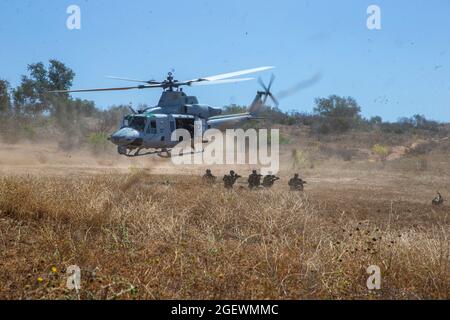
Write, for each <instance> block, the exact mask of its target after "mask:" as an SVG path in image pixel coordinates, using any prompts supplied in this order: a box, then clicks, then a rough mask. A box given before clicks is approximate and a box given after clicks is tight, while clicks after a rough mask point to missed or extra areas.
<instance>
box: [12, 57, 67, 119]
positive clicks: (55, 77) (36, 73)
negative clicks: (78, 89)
mask: <svg viewBox="0 0 450 320" xmlns="http://www.w3.org/2000/svg"><path fill="white" fill-rule="evenodd" d="M49 62H50V64H49V67H48V69H46V67H45V65H44V64H43V63H42V62H38V63H34V64H30V65H28V72H29V76H22V81H21V84H20V86H18V87H17V88H16V89H15V90H14V91H13V95H14V106H15V108H16V110H17V111H19V112H21V113H25V114H29V115H33V116H35V115H38V114H41V113H43V112H50V113H51V114H52V115H55V116H56V117H57V118H58V119H59V118H60V114H61V113H62V111H64V110H65V109H66V106H67V105H68V103H69V102H70V101H69V100H70V99H69V96H68V94H66V93H61V94H53V93H49V91H51V90H67V89H69V88H70V87H71V86H72V81H73V78H74V77H75V73H74V72H73V71H72V70H71V69H70V68H68V67H66V66H65V65H64V64H63V63H62V62H60V61H58V60H50V61H49Z"/></svg>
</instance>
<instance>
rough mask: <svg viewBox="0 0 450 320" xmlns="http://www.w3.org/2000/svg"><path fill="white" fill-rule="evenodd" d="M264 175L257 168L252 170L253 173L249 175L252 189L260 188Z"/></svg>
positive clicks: (249, 185)
mask: <svg viewBox="0 0 450 320" xmlns="http://www.w3.org/2000/svg"><path fill="white" fill-rule="evenodd" d="M261 178H262V175H260V174H258V173H257V172H256V170H253V171H252V174H251V175H250V176H249V177H248V187H249V188H250V189H254V188H258V187H259V186H260V185H261Z"/></svg>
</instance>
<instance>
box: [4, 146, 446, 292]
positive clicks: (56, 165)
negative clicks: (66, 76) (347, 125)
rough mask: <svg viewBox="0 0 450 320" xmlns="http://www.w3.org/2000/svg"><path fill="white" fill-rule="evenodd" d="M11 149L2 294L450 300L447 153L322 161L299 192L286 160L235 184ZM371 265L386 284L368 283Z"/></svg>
mask: <svg viewBox="0 0 450 320" xmlns="http://www.w3.org/2000/svg"><path fill="white" fill-rule="evenodd" d="M16 151H17V150H16ZM17 152H18V151H17ZM12 153H14V150H10V153H9V154H10V155H11V154H12ZM10 157H11V158H8V156H7V155H6V154H3V155H2V157H0V168H1V169H2V170H1V171H0V172H1V174H2V176H1V177H0V299H269V298H271V299H449V298H450V238H449V237H450V210H449V209H450V208H449V204H448V203H445V204H444V206H442V207H435V206H432V205H431V199H432V197H433V196H434V194H435V192H436V191H437V190H440V191H441V192H442V193H443V195H444V197H445V196H446V195H448V194H449V192H450V180H449V179H448V178H449V171H450V160H449V159H447V158H448V156H444V157H437V156H436V157H434V158H432V159H429V165H428V167H429V168H431V169H427V170H426V171H421V172H418V171H415V170H414V163H415V162H414V160H411V159H409V160H408V159H404V160H397V161H393V162H391V163H388V164H387V165H386V167H384V168H381V167H380V165H379V164H377V163H370V162H367V161H350V162H345V161H340V160H339V161H338V160H329V161H324V162H322V163H319V164H317V165H316V166H315V167H314V168H308V169H304V170H302V176H303V177H304V178H305V180H307V181H308V185H307V188H306V191H305V192H304V193H297V192H290V191H289V190H288V187H287V185H286V183H287V179H288V178H289V175H290V174H292V171H291V170H290V169H289V166H288V165H286V166H284V168H283V170H282V172H281V173H280V175H281V177H282V180H281V182H280V183H278V184H277V185H276V186H275V187H274V188H273V190H258V191H249V190H247V189H246V188H244V184H243V183H241V184H239V185H238V186H237V187H236V188H235V190H233V191H226V190H224V189H223V187H222V185H221V184H217V185H214V186H212V187H209V186H204V185H203V184H202V182H201V179H200V177H199V176H200V174H201V171H202V169H192V170H180V169H171V170H169V169H167V168H166V167H164V166H163V165H161V167H160V168H159V169H158V167H157V163H156V162H152V161H151V160H145V161H147V162H145V161H144V160H140V161H144V162H142V163H146V164H145V165H142V166H139V165H136V166H135V167H132V166H131V164H130V163H131V162H123V163H122V162H120V161H122V160H116V158H113V160H110V162H108V161H109V160H104V159H102V160H101V162H99V161H100V160H92V159H91V160H89V161H88V162H82V163H81V162H79V161H78V160H76V159H78V158H77V156H76V155H73V156H70V158H71V160H67V161H69V162H67V163H65V162H64V161H66V160H64V161H63V160H61V159H59V158H58V160H56V158H54V157H56V156H55V155H53V156H52V154H51V153H50V155H46V156H44V155H41V156H35V157H34V158H33V157H28V158H27V157H20V159H21V161H22V162H20V161H19V162H17V163H12V162H11V159H12V158H13V157H12V156H10ZM31 158H33V160H30V159H31ZM74 159H75V160H74ZM80 159H81V158H80ZM27 161H28V162H27ZM70 161H72V163H71V162H70ZM77 161H78V162H77ZM127 161H128V160H127ZM130 161H131V160H130ZM149 161H150V162H149ZM75 162H76V163H78V164H79V165H78V166H77V165H75ZM411 163H413V164H411ZM177 170H179V171H177ZM218 170H219V169H218ZM220 170H222V171H220ZM220 170H219V171H217V172H215V173H217V175H219V174H223V173H224V171H225V170H224V169H220ZM239 173H240V174H243V173H244V172H243V170H239ZM245 173H247V172H245ZM242 180H245V179H242ZM242 182H244V181H242ZM70 265H78V266H79V267H80V268H81V270H82V278H81V290H80V291H79V292H78V293H77V292H75V291H71V290H69V289H67V288H66V281H67V275H66V273H65V271H66V268H67V267H68V266H70ZM370 265H378V266H379V267H380V268H381V272H382V285H381V290H379V291H369V290H368V289H367V287H366V280H367V278H368V276H369V275H368V274H367V273H366V269H367V267H369V266H370Z"/></svg>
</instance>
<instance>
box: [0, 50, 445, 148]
mask: <svg viewBox="0 0 450 320" xmlns="http://www.w3.org/2000/svg"><path fill="white" fill-rule="evenodd" d="M75 75H76V74H75V72H74V71H73V70H72V69H70V68H69V67H67V66H66V65H65V64H64V63H62V62H61V61H58V60H54V59H53V60H50V61H49V62H48V64H47V65H45V64H44V63H42V62H38V63H33V64H30V65H28V66H27V75H23V76H22V78H21V81H20V84H19V85H18V86H17V87H16V88H12V87H11V85H10V84H9V83H8V82H7V81H6V80H1V79H0V120H1V122H0V123H1V127H0V128H1V130H0V134H6V135H8V134H9V135H8V136H9V137H10V138H12V137H14V136H15V137H17V138H18V137H19V136H20V134H21V133H22V134H23V132H28V134H30V132H31V135H33V130H35V129H36V128H38V127H43V128H48V127H56V128H58V129H59V130H60V131H61V132H63V133H64V134H65V135H66V137H65V139H66V140H67V138H70V139H75V140H76V139H78V140H83V138H84V137H86V136H87V135H89V134H91V133H92V132H107V131H110V130H112V129H113V128H114V127H115V126H116V125H117V124H118V122H119V121H120V119H121V118H122V116H123V115H124V114H125V113H128V112H129V110H128V107H127V106H123V105H119V106H111V107H109V108H107V109H100V108H98V107H97V106H96V105H95V103H94V102H92V101H88V100H82V99H74V98H72V97H71V96H70V95H69V94H67V93H57V94H55V93H49V91H52V90H68V89H70V88H71V87H72V83H73V80H74V78H75ZM0 76H1V75H0ZM245 111H246V107H245V106H236V105H231V106H225V107H224V112H225V113H233V112H245ZM261 117H262V118H266V119H267V122H270V123H271V124H284V125H307V126H310V127H311V128H312V131H313V132H315V133H317V134H340V133H345V132H347V131H349V130H372V129H374V128H381V129H382V130H383V131H385V132H392V133H398V134H401V133H405V132H408V131H411V130H418V129H420V130H429V131H437V130H439V127H440V126H441V125H442V124H440V123H438V122H436V121H432V120H428V119H426V118H425V117H424V116H422V115H414V116H413V117H411V118H401V119H399V120H398V121H396V122H384V121H383V120H382V118H381V117H378V116H377V117H372V118H370V119H366V118H364V117H363V116H362V115H361V106H360V105H359V104H358V103H357V101H356V100H355V99H354V98H352V97H341V96H337V95H330V96H329V97H326V98H317V99H315V106H314V109H313V112H311V113H304V112H298V111H291V112H283V111H281V110H280V109H278V108H270V107H269V108H266V109H265V110H264V111H263V112H262V114H261ZM87 119H93V120H95V121H94V122H92V123H90V122H89V121H87Z"/></svg>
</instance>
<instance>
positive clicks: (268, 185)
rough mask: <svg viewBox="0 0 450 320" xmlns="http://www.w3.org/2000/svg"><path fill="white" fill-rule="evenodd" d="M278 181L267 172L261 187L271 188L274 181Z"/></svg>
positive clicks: (277, 178)
mask: <svg viewBox="0 0 450 320" xmlns="http://www.w3.org/2000/svg"><path fill="white" fill-rule="evenodd" d="M277 180H280V178H279V177H277V176H275V175H273V174H272V172H269V174H268V175H267V176H265V177H264V179H263V182H262V185H263V187H264V188H272V187H273V184H274V183H275V181H277Z"/></svg>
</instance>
